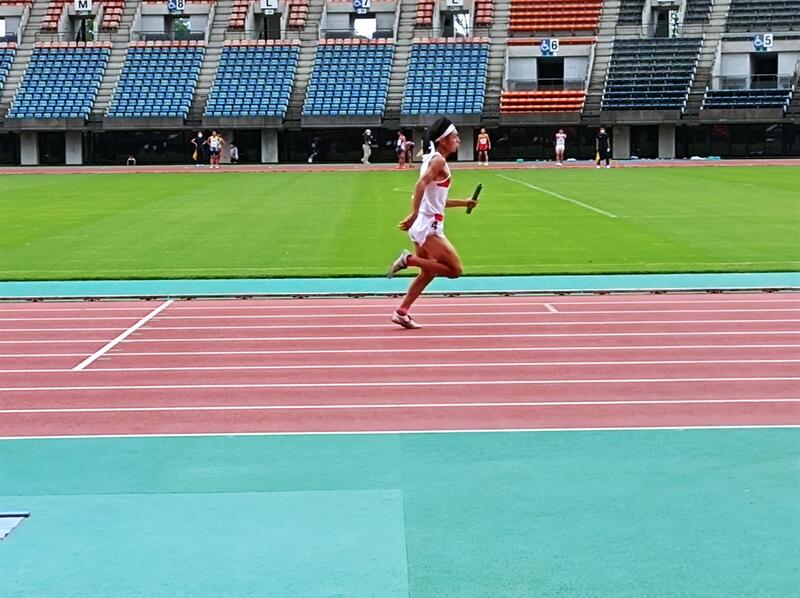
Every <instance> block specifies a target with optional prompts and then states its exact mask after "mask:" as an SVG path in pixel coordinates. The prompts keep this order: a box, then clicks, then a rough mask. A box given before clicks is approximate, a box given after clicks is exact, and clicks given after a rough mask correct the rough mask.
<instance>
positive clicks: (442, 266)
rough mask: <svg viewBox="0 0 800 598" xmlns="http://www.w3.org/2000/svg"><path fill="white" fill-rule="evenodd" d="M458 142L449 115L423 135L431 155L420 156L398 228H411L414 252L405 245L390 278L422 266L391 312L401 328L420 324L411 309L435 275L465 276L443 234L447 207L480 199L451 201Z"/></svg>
mask: <svg viewBox="0 0 800 598" xmlns="http://www.w3.org/2000/svg"><path fill="white" fill-rule="evenodd" d="M460 141H461V140H460V139H459V137H458V131H457V130H456V127H455V125H453V123H451V122H450V120H449V119H447V118H446V117H441V118H439V119H437V120H436V121H435V122H434V123H433V124H432V125H431V127H430V128H429V129H428V132H427V135H426V137H425V147H426V148H427V149H428V153H427V154H425V157H424V158H423V160H422V168H421V169H420V177H419V180H418V181H417V184H416V186H415V187H414V195H413V196H412V206H411V213H410V214H409V215H408V216H407V217H406V218H405V219H403V221H402V222H400V224H399V225H398V228H400V230H405V231H408V236H409V237H410V238H411V240H412V241H413V243H414V254H411V253H410V252H409V251H406V250H405V249H404V250H403V251H402V252H401V253H400V256H399V257H398V258H397V259H396V260H395V261H394V262H392V265H391V267H390V268H389V272H388V273H387V276H388V277H389V278H392V277H393V276H394V275H395V274H397V273H398V272H399V271H400V270H404V269H405V268H408V267H409V266H411V267H416V268H419V269H420V273H419V274H418V275H417V277H416V278H415V279H414V281H413V282H412V283H411V286H410V287H409V289H408V292H407V293H406V296H405V297H404V298H403V302H402V303H401V304H400V307H398V308H397V310H395V312H394V313H393V314H392V322H394V323H395V324H398V325H400V326H402V327H403V328H410V329H413V328H420V325H419V324H417V323H416V322H415V321H414V320H412V319H411V316H410V315H408V311H409V310H410V309H411V305H412V304H413V303H414V301H416V299H417V297H419V296H420V294H421V293H422V291H423V290H424V289H425V287H426V286H428V284H429V283H430V282H431V281H432V280H433V279H434V278H435V277H437V276H446V277H448V278H458V277H459V276H461V272H462V267H461V258H460V257H458V253H457V252H456V249H455V247H453V245H452V244H451V243H450V241H448V240H447V237H445V236H444V209H445V208H469V207H475V205H476V204H477V203H478V202H477V201H476V200H473V199H447V193H448V191H449V189H450V183H451V181H452V178H451V176H450V168H449V167H448V166H447V156H449V155H450V154H452V153H454V152H456V151H458V146H459V143H460Z"/></svg>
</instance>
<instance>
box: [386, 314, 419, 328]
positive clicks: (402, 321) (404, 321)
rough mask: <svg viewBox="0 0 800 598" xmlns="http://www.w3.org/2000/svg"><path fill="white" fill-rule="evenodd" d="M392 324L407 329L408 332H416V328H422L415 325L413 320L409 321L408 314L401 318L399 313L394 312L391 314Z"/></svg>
mask: <svg viewBox="0 0 800 598" xmlns="http://www.w3.org/2000/svg"><path fill="white" fill-rule="evenodd" d="M392 322H394V323H395V324H399V325H400V326H402V327H403V328H408V329H409V330H416V329H417V328H422V326H420V325H419V324H417V323H416V322H415V321H414V320H412V319H411V316H409V315H408V314H406V315H404V316H401V315H400V314H399V313H397V312H394V313H393V314H392Z"/></svg>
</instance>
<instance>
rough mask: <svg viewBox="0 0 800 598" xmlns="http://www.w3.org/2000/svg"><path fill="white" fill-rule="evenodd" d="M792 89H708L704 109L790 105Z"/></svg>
mask: <svg viewBox="0 0 800 598" xmlns="http://www.w3.org/2000/svg"><path fill="white" fill-rule="evenodd" d="M791 99H792V89H791V88H787V89H716V90H712V89H707V90H706V93H705V95H704V97H703V104H702V106H701V107H702V108H703V109H712V108H713V109H731V108H783V109H786V108H787V107H788V106H789V102H790V101H791Z"/></svg>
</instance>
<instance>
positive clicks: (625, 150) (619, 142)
mask: <svg viewBox="0 0 800 598" xmlns="http://www.w3.org/2000/svg"><path fill="white" fill-rule="evenodd" d="M612 134H613V139H612V141H611V157H612V158H614V159H615V160H627V159H628V158H630V157H631V128H630V127H629V126H627V125H617V126H615V127H614V130H613V131H612Z"/></svg>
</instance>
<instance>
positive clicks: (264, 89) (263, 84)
mask: <svg viewBox="0 0 800 598" xmlns="http://www.w3.org/2000/svg"><path fill="white" fill-rule="evenodd" d="M256 43H258V42H256ZM298 53H299V46H298V45H289V44H286V45H263V44H262V43H258V45H252V46H243V45H238V46H237V45H231V46H226V47H224V48H223V50H222V56H221V57H220V63H219V68H218V70H217V76H216V79H215V80H214V86H213V88H212V89H211V95H210V96H209V100H208V105H207V106H206V111H205V116H208V117H226V116H230V117H236V116H261V117H278V118H283V117H284V116H285V114H286V109H287V108H288V106H289V95H290V94H291V92H292V84H293V82H294V75H295V71H296V69H297V56H298Z"/></svg>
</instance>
